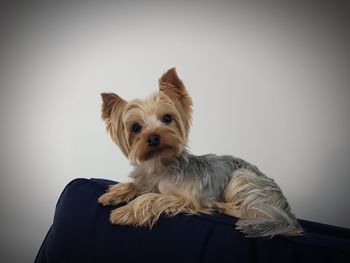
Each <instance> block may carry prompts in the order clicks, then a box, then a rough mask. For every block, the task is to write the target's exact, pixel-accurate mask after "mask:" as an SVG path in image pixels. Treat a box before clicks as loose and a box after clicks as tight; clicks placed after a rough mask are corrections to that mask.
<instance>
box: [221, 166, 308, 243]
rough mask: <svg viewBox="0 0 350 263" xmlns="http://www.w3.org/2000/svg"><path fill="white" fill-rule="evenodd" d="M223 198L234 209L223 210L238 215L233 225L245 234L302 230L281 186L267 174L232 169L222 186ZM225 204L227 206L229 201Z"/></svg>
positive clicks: (274, 233)
mask: <svg viewBox="0 0 350 263" xmlns="http://www.w3.org/2000/svg"><path fill="white" fill-rule="evenodd" d="M224 200H225V202H226V203H231V207H232V208H233V210H234V211H233V212H232V213H231V214H230V212H229V211H226V214H229V215H234V216H235V215H237V217H239V218H240V219H239V220H238V222H237V223H236V227H237V229H239V230H240V231H242V232H243V233H245V234H246V235H247V236H248V237H262V236H270V237H272V236H274V235H278V234H281V235H300V234H301V233H302V231H303V230H302V228H301V227H300V225H299V223H298V221H297V220H296V218H295V217H294V215H293V214H292V213H291V211H290V207H289V204H288V202H287V199H286V198H285V197H284V196H283V194H282V191H281V189H280V188H279V187H278V186H277V184H276V183H275V182H274V181H273V180H272V179H270V178H268V177H266V176H258V175H256V174H255V173H253V172H251V171H249V170H246V169H240V170H237V171H235V172H234V173H233V175H232V179H231V181H230V182H229V184H228V186H227V188H226V190H225V193H224ZM225 208H230V205H226V207H225ZM228 210H230V209H228ZM237 211H238V213H237V214H236V212H237Z"/></svg>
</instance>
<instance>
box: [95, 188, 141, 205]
mask: <svg viewBox="0 0 350 263" xmlns="http://www.w3.org/2000/svg"><path fill="white" fill-rule="evenodd" d="M137 194H138V191H137V188H136V186H135V185H134V184H133V183H119V184H116V185H112V186H110V187H109V188H108V190H107V192H106V193H105V194H103V195H101V196H100V198H99V199H98V202H99V203H100V204H102V205H117V204H120V203H128V202H130V201H131V200H132V199H134V198H135V197H136V196H137Z"/></svg>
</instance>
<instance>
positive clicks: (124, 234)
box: [35, 179, 350, 263]
mask: <svg viewBox="0 0 350 263" xmlns="http://www.w3.org/2000/svg"><path fill="white" fill-rule="evenodd" d="M111 184H115V182H113V181H109V180H103V179H90V180H88V179H76V180H74V181H72V182H71V183H69V184H68V185H67V186H66V188H65V190H64V191H63V193H62V195H61V197H60V198H59V200H58V203H57V206H56V212H55V217H54V222H53V224H52V226H51V228H50V230H49V232H48V234H47V236H46V238H45V240H44V242H43V244H42V246H41V248H40V250H39V252H38V255H37V257H36V260H35V262H37V263H41V262H50V263H51V262H65V263H68V262H74V263H78V262H99V263H107V262H162V263H163V262H215V263H218V262H318V263H320V262H350V230H347V229H344V228H339V227H334V226H329V225H324V224H319V223H314V222H309V221H305V220H300V223H301V224H302V225H303V227H304V228H305V230H306V232H305V235H304V236H301V237H283V236H277V237H274V238H272V239H268V238H258V239H252V238H245V237H244V236H243V235H242V234H241V233H240V232H238V231H237V230H235V227H234V224H235V222H236V219H235V218H232V217H229V216H224V215H219V214H214V215H201V216H188V215H177V216H175V217H170V218H167V217H161V218H160V220H159V221H158V222H157V224H156V225H155V226H154V227H153V228H152V230H150V229H148V228H135V227H131V226H118V225H112V224H110V222H109V220H108V218H109V213H110V211H111V210H112V209H113V208H114V207H112V206H109V207H103V206H102V205H100V204H98V203H97V199H98V197H99V196H100V195H102V194H103V193H104V192H105V191H106V189H107V187H108V185H111Z"/></svg>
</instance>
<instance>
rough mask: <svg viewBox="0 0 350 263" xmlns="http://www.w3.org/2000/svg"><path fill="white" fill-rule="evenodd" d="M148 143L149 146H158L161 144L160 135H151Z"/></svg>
mask: <svg viewBox="0 0 350 263" xmlns="http://www.w3.org/2000/svg"><path fill="white" fill-rule="evenodd" d="M147 142H148V144H149V146H153V147H155V146H158V145H159V144H160V136H159V135H151V136H149V137H148V139H147Z"/></svg>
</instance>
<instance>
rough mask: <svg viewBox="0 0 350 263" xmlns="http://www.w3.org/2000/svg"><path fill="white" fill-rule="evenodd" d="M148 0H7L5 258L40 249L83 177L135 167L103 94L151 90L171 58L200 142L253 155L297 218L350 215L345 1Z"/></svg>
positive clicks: (194, 139)
mask: <svg viewBox="0 0 350 263" xmlns="http://www.w3.org/2000/svg"><path fill="white" fill-rule="evenodd" d="M145 2H146V1H144V2H143V3H142V4H141V3H135V2H133V3H130V1H125V2H114V3H113V4H112V3H107V2H106V3H102V2H101V1H100V2H99V4H97V2H96V4H92V3H91V4H64V3H62V2H61V4H56V5H43V4H41V5H38V4H34V3H32V4H30V3H28V4H25V5H13V6H6V5H3V6H2V10H3V13H2V16H0V17H2V18H0V19H1V25H2V27H1V30H2V31H1V36H2V40H1V44H0V48H1V50H0V52H1V53H0V87H1V94H0V95H1V96H0V102H1V103H0V109H1V115H0V117H1V119H0V123H1V135H0V140H1V141H0V143H1V144H0V145H1V148H0V154H1V156H0V157H1V158H0V169H1V170H0V171H1V184H0V190H1V191H0V197H1V198H0V200H1V201H0V202H1V217H2V219H1V228H3V229H2V230H1V244H0V247H1V248H0V249H1V254H2V255H0V256H1V258H4V257H6V258H7V262H21V261H22V262H23V259H26V260H25V261H28V259H34V256H35V254H36V252H37V250H38V249H39V246H40V244H41V242H42V240H43V238H44V236H45V234H46V232H47V230H48V229H49V226H50V224H51V223H52V219H53V213H54V207H55V204H56V201H57V198H58V197H59V194H60V192H61V191H62V190H63V188H64V186H65V185H66V184H67V183H68V182H69V181H71V180H72V179H74V178H77V177H86V178H91V177H95V178H108V179H113V180H118V181H126V180H128V178H127V174H128V172H129V171H130V169H131V167H130V166H129V164H128V162H127V160H126V159H125V158H124V157H123V156H122V154H121V153H120V151H119V149H117V147H116V146H115V145H114V144H113V143H112V141H111V139H110V138H109V137H108V136H107V134H106V132H105V127H104V124H103V122H102V121H101V119H100V107H101V100H100V96H99V93H101V92H105V91H114V92H116V93H118V94H119V95H121V96H122V97H124V98H125V99H133V98H136V97H145V96H146V95H148V94H149V93H150V92H152V91H154V90H156V89H157V80H158V78H159V77H160V75H161V74H162V73H163V72H164V71H165V70H166V69H168V68H170V67H172V66H176V67H177V70H178V73H179V75H180V77H182V79H183V80H184V82H185V84H186V85H187V87H188V90H189V92H190V94H191V95H192V97H193V101H194V125H193V128H192V131H191V135H190V144H189V145H190V148H191V150H192V152H193V153H195V154H204V153H211V152H214V153H218V154H223V153H225V154H232V155H235V156H238V157H242V158H244V159H246V160H248V161H250V162H252V163H254V164H256V165H258V166H259V167H260V169H261V170H262V171H263V172H265V173H266V174H268V175H269V176H270V177H273V178H274V179H275V180H276V181H277V183H279V185H280V186H281V187H282V189H283V190H284V192H285V194H286V196H287V197H288V199H289V201H290V203H291V206H292V208H293V210H294V212H295V214H296V215H297V217H299V218H304V219H309V220H314V221H318V222H323V223H328V224H334V225H339V226H344V227H350V223H349V222H350V215H349V210H348V207H349V206H348V201H349V200H350V195H349V193H348V187H349V172H348V169H347V168H348V164H349V162H350V140H349V134H350V118H349V113H350V106H349V98H350V97H349V95H350V92H349V80H350V77H349V73H350V72H349V62H348V61H349V60H348V57H347V55H348V50H347V49H346V47H348V44H349V41H348V40H349V38H348V37H347V35H346V34H347V33H348V31H347V30H348V29H347V28H346V27H347V25H346V24H345V23H344V22H343V21H342V18H343V17H342V14H341V12H340V11H341V9H338V8H335V6H333V7H334V8H333V9H332V8H328V7H322V6H315V7H308V6H306V5H305V6H299V5H284V6H276V5H272V4H269V5H266V4H265V5H257V4H250V5H248V4H245V5H243V4H238V3H236V4H232V3H224V2H218V1H216V2H215V4H214V2H213V3H209V2H205V3H204V2H201V3H199V2H189V1H182V2H177V3H175V2H176V1H172V3H165V2H164V1H163V2H159V3H156V2H148V3H145ZM19 248H20V249H21V253H19V252H18V249H19ZM15 251H16V252H15Z"/></svg>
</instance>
